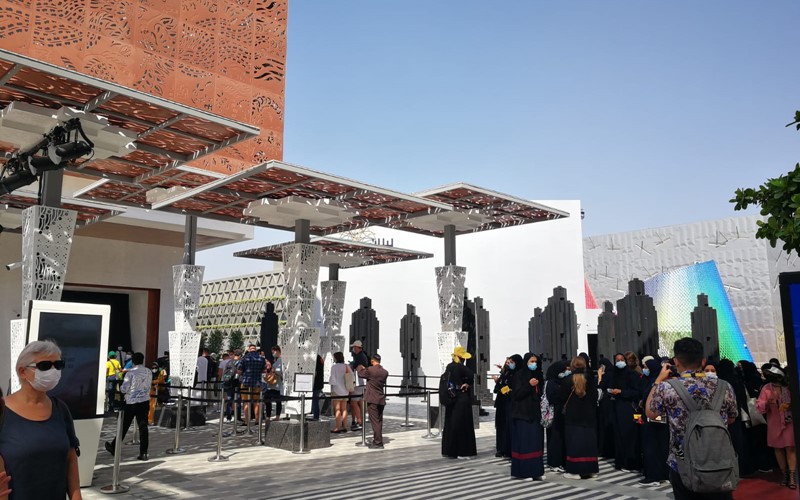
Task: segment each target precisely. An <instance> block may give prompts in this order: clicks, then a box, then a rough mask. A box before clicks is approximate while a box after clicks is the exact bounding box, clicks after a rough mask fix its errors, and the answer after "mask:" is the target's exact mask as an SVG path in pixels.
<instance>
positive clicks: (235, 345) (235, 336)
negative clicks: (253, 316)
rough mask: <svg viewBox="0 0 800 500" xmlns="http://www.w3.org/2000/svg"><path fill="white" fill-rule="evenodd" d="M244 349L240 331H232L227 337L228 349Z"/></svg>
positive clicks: (242, 335)
mask: <svg viewBox="0 0 800 500" xmlns="http://www.w3.org/2000/svg"><path fill="white" fill-rule="evenodd" d="M243 347H244V334H242V331H241V330H234V331H232V332H231V333H230V335H229V336H228V349H242V348H243Z"/></svg>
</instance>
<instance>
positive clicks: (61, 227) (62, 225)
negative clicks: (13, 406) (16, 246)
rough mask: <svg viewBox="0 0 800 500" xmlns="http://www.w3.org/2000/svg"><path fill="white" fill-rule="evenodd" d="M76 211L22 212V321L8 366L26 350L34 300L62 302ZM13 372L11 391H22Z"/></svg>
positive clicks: (16, 325)
mask: <svg viewBox="0 0 800 500" xmlns="http://www.w3.org/2000/svg"><path fill="white" fill-rule="evenodd" d="M76 218H77V212H75V211H73V210H65V209H62V208H54V207H46V206H41V205H35V206H32V207H30V208H26V209H25V210H23V211H22V318H23V319H15V320H12V321H11V328H10V346H9V348H10V349H9V350H10V354H11V362H10V364H9V366H15V365H16V363H17V358H18V357H19V354H20V353H21V352H22V349H24V348H25V340H26V335H27V329H28V319H27V316H28V306H29V304H30V301H31V300H52V301H59V300H61V292H63V291H64V277H65V276H66V274H67V264H68V262H69V252H70V248H71V247H72V235H73V233H74V232H75V220H76ZM19 388H20V383H19V379H18V378H17V375H16V371H15V370H11V391H12V392H13V391H16V390H19Z"/></svg>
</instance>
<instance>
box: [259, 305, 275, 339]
mask: <svg viewBox="0 0 800 500" xmlns="http://www.w3.org/2000/svg"><path fill="white" fill-rule="evenodd" d="M258 341H259V342H261V348H262V349H269V348H270V347H272V346H274V345H278V315H277V314H275V304H273V303H272V302H267V308H266V310H265V311H264V316H263V317H262V318H261V331H260V332H259V335H258Z"/></svg>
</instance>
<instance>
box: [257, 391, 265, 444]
mask: <svg viewBox="0 0 800 500" xmlns="http://www.w3.org/2000/svg"><path fill="white" fill-rule="evenodd" d="M265 409H266V408H264V398H261V401H260V402H259V403H258V420H257V422H258V444H264V439H263V437H264V434H263V428H262V425H263V424H264V410H265Z"/></svg>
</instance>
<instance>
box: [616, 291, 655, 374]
mask: <svg viewBox="0 0 800 500" xmlns="http://www.w3.org/2000/svg"><path fill="white" fill-rule="evenodd" d="M616 333H617V336H616V339H617V342H616V344H617V349H618V350H619V352H627V351H632V352H634V353H636V354H637V355H638V356H639V359H641V358H642V357H643V356H647V355H651V356H655V355H656V354H658V317H657V314H656V308H655V306H654V305H653V298H652V297H650V296H649V295H647V294H645V293H644V282H643V281H642V280H640V279H637V278H634V279H632V280H631V281H630V282H628V295H626V296H625V297H623V298H621V299H619V300H618V301H617V323H616Z"/></svg>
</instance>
